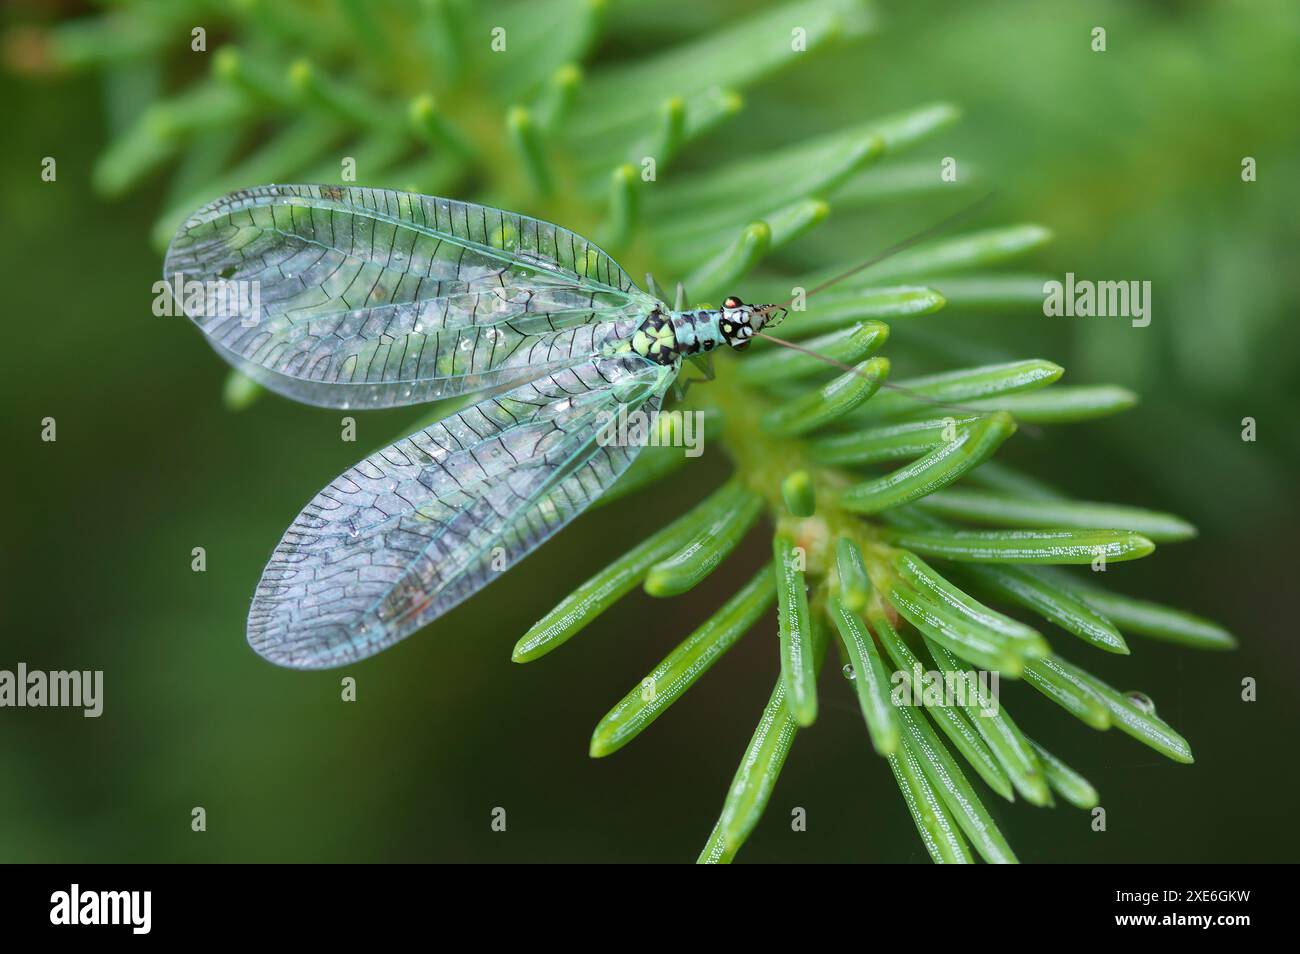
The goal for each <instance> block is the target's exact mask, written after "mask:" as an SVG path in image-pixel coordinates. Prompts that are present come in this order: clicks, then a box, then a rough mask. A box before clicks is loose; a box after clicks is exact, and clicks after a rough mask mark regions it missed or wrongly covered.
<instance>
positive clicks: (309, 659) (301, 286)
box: [164, 185, 946, 669]
mask: <svg viewBox="0 0 1300 954" xmlns="http://www.w3.org/2000/svg"><path fill="white" fill-rule="evenodd" d="M943 224H946V223H941V226H942V225H943ZM937 228H938V226H937V227H935V229H928V230H926V232H924V233H921V234H920V235H917V236H914V237H913V238H911V239H909V240H907V241H906V242H904V243H900V244H899V245H896V246H894V247H892V248H890V249H888V250H886V251H885V252H884V253H882V254H881V255H879V256H877V257H876V258H874V259H872V260H871V261H869V262H867V263H864V264H863V265H860V266H858V267H857V268H855V269H853V270H851V271H850V272H846V273H845V274H844V275H842V276H839V278H844V277H848V275H850V274H853V273H854V272H857V271H859V270H861V269H862V268H865V267H866V266H867V265H870V264H874V263H875V262H876V261H879V260H880V259H881V258H884V257H886V256H888V255H890V254H893V253H894V252H896V251H899V250H900V249H901V248H903V247H905V246H906V245H910V244H913V243H914V242H915V241H918V240H919V239H921V238H923V237H925V236H927V235H929V234H930V233H932V232H933V231H935V230H936V229H937ZM164 274H165V275H166V276H169V277H170V276H176V275H183V276H185V278H186V279H187V280H194V281H197V282H200V283H202V285H203V287H206V288H210V289H211V288H217V289H221V288H227V287H232V286H233V287H238V286H239V283H246V285H247V286H251V287H254V288H256V289H257V291H258V293H257V295H256V296H254V297H253V299H252V300H253V302H254V303H255V309H256V310H255V313H253V314H251V315H250V314H240V313H238V310H232V309H227V308H220V307H212V306H213V296H212V295H211V294H209V295H208V296H207V297H206V298H202V299H201V300H198V301H194V302H190V301H188V300H187V301H186V302H185V303H183V308H184V310H185V312H186V314H187V316H188V317H189V318H190V319H191V320H192V321H193V322H194V323H195V324H196V325H198V327H199V329H200V330H201V331H202V332H203V334H204V335H205V336H206V337H207V339H208V341H209V343H210V344H211V345H212V347H213V348H214V349H215V350H216V351H217V353H218V354H220V355H221V356H222V357H223V358H224V359H225V360H226V361H228V362H229V363H230V364H231V365H233V366H234V367H235V368H237V369H238V370H240V371H241V372H243V373H244V374H246V375H248V376H249V377H251V378H252V379H253V380H255V381H257V382H259V383H260V384H262V385H264V386H266V387H267V388H269V389H270V390H272V391H276V392H278V393H280V394H283V395H285V396H286V397H289V398H292V399H294V400H297V401H302V402H305V403H308V404H314V405H319V406H323V407H332V408H348V409H368V408H389V407H399V406H404V405H411V404H418V403H423V402H428V401H434V400H439V399H442V398H449V397H455V396H458V395H475V394H479V393H482V394H484V395H485V396H484V397H483V398H482V400H480V401H479V402H478V403H477V404H474V405H472V406H470V407H468V408H466V409H464V410H460V411H457V412H455V413H452V414H449V415H447V416H446V417H444V418H442V419H441V420H439V421H437V422H436V423H434V424H432V425H431V426H429V427H426V428H424V429H422V430H420V431H417V432H416V433H414V434H411V435H410V436H408V437H405V438H403V439H402V440H399V441H397V442H396V443H394V444H391V445H389V446H388V447H385V448H384V449H383V450H380V451H377V452H376V453H374V454H371V455H370V456H369V457H367V458H366V459H365V460H363V461H361V462H360V463H358V464H356V465H355V466H353V467H350V468H349V469H348V470H346V471H345V472H344V473H342V474H340V475H339V476H338V477H337V478H335V479H334V480H333V481H331V482H330V484H329V485H328V486H327V487H326V488H325V489H324V490H322V491H321V492H320V493H318V494H317V495H316V496H315V497H314V498H313V499H312V500H311V502H310V503H308V504H307V506H306V507H304V508H303V510H302V512H301V513H300V514H299V515H298V517H297V518H296V519H295V520H294V521H293V523H292V524H291V525H290V527H289V529H288V530H287V531H285V533H284V536H283V538H282V539H281V540H280V542H279V544H278V545H277V546H276V548H275V550H274V552H273V553H272V555H271V558H270V560H269V562H268V563H267V565H266V568H265V570H264V571H263V573H262V577H261V580H260V582H259V583H258V585H257V589H256V591H255V592H254V595H253V602H252V606H251V608H250V610H249V614H248V642H249V644H250V645H251V646H252V647H253V649H254V650H256V651H257V652H258V653H259V654H260V655H262V656H263V657H264V658H266V659H267V660H269V661H271V662H273V663H277V664H279V665H282V666H288V667H292V668H297V669H320V668H328V667H332V666H342V665H346V664H349V663H353V662H356V661H357V660H360V659H364V658H365V657H367V656H371V655H373V654H375V653H377V652H379V651H380V650H383V649H386V648H387V647H389V646H392V645H393V644H394V643H396V642H398V641H399V640H401V639H403V638H405V637H406V636H409V635H410V634H411V633H413V632H415V631H416V630H418V629H420V628H422V627H424V626H426V625H428V624H429V623H430V622H432V621H433V620H435V619H437V618H438V617H439V616H441V615H442V614H443V613H446V612H447V611H448V610H450V609H451V608H452V607H454V606H456V605H457V604H459V603H460V602H462V601H463V600H465V599H467V598H468V597H470V596H472V595H473V594H474V593H476V592H478V590H480V589H482V588H483V587H484V586H485V585H486V584H487V583H488V582H490V581H491V580H492V579H494V578H496V577H497V576H499V575H500V573H501V571H502V570H505V569H509V568H510V567H511V566H513V565H514V564H516V563H518V562H519V561H520V560H522V559H523V558H524V557H525V556H527V555H528V554H529V553H531V552H532V551H533V550H535V549H536V548H537V547H539V546H541V544H542V543H544V542H545V541H546V540H547V539H548V538H550V536H551V535H552V534H554V533H555V532H556V531H558V530H559V529H561V528H562V527H563V526H565V525H566V524H567V523H568V522H569V521H571V520H572V519H573V518H574V517H576V516H577V515H578V514H580V513H582V512H583V511H584V510H585V509H586V508H587V507H588V506H589V505H590V504H591V503H592V502H593V501H594V500H596V499H597V498H598V497H599V496H600V495H601V494H602V493H604V492H605V490H607V489H608V488H609V487H610V485H611V484H613V483H614V481H615V480H617V479H618V477H619V476H620V475H621V474H622V473H623V472H624V471H625V470H626V469H627V467H628V466H629V465H630V464H631V462H632V460H633V458H634V457H635V455H636V453H637V452H638V451H639V450H640V448H639V447H635V446H632V447H621V446H612V445H609V444H607V443H605V442H602V441H599V440H598V439H597V433H598V429H599V424H600V422H601V421H602V420H608V419H609V417H610V415H618V414H619V413H620V411H621V412H624V413H631V412H633V411H641V412H643V413H645V414H647V415H648V414H652V413H653V412H655V411H656V410H658V408H659V407H660V405H661V403H662V401H663V399H664V396H665V394H666V393H667V391H668V388H669V387H670V386H671V385H672V384H673V383H674V381H675V380H676V379H677V375H678V372H679V371H680V369H681V365H682V362H683V360H684V359H686V358H691V357H695V356H707V355H708V353H709V352H711V351H713V350H714V349H716V348H720V347H722V346H724V345H725V346H728V347H730V348H733V349H737V350H740V349H743V348H745V347H746V346H747V345H748V344H749V343H750V341H751V340H752V339H753V338H754V337H755V336H761V335H763V332H762V329H763V328H764V327H769V326H771V325H774V324H775V323H776V322H778V321H780V320H781V319H782V318H783V317H784V316H785V314H786V311H785V308H784V307H783V306H781V305H776V304H769V305H751V304H746V303H745V302H743V301H741V300H740V299H739V298H737V297H735V296H732V297H728V298H727V299H726V300H725V301H724V302H723V304H722V307H721V308H717V309H686V308H680V307H679V308H677V309H673V308H670V307H669V306H668V305H667V304H666V303H664V302H661V301H659V300H658V299H657V298H656V297H654V296H653V295H650V294H648V293H647V292H644V291H642V290H641V289H640V288H638V287H637V286H636V285H635V283H633V281H632V279H631V278H629V277H628V275H627V273H626V272H625V271H624V270H623V269H622V268H620V267H619V265H618V264H617V263H616V262H615V261H614V260H613V259H612V258H611V257H610V256H609V255H607V254H606V253H605V252H603V251H601V250H600V249H599V248H597V247H596V246H595V245H594V244H593V243H591V242H589V241H588V240H587V239H585V238H583V237H582V236H580V235H577V234H575V233H573V232H571V231H569V230H567V229H564V228H561V227H560V226H557V225H552V224H550V223H547V222H543V221H540V220H538V219H535V218H530V217H529V216H526V215H519V214H516V213H513V212H506V211H502V210H499V209H493V208H489V207H487V206H483V205H477V204H474V203H470V202H459V201H456V200H453V199H445V198H435V197H431V196H422V195H415V194H412V193H406V192H397V191H392V190H385V189H369V188H359V187H342V186H317V185H269V186H261V187H258V188H253V189H245V190H241V191H238V192H233V193H231V194H229V195H227V196H225V197H224V198H221V199H219V200H217V201H215V202H212V203H211V204H209V205H206V206H204V207H203V208H202V209H200V210H198V211H197V212H195V213H194V214H193V215H192V216H190V218H189V219H188V220H187V221H186V222H185V223H184V224H183V225H181V227H180V229H179V230H178V231H177V233H176V236H175V237H174V238H173V240H172V242H171V245H170V247H169V248H168V250H167V256H166V262H165V265H164ZM839 278H837V279H833V280H832V282H828V283H824V284H823V285H822V286H819V287H818V288H815V289H813V290H812V292H810V293H809V294H812V293H815V292H817V291H820V290H821V288H823V287H827V286H828V285H829V284H832V283H833V282H834V281H838V280H839ZM217 294H220V292H219V291H218V292H217ZM679 304H680V303H679ZM783 343H784V342H783Z"/></svg>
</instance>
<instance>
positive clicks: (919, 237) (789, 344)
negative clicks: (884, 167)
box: [754, 192, 1040, 437]
mask: <svg viewBox="0 0 1300 954" xmlns="http://www.w3.org/2000/svg"><path fill="white" fill-rule="evenodd" d="M994 195H995V193H993V192H990V193H988V194H986V195H984V196H981V197H980V198H979V199H976V200H975V201H974V202H972V203H971V204H970V205H968V206H966V207H965V208H962V209H959V210H957V211H956V212H954V213H953V214H952V215H949V216H947V217H946V218H944V219H941V220H940V221H938V222H936V223H935V224H934V225H931V226H930V227H929V228H926V229H923V230H921V231H920V232H917V233H915V234H914V235H910V236H908V237H907V238H905V239H903V240H902V241H901V242H896V243H895V244H893V245H891V246H889V248H887V249H885V250H884V251H882V252H880V253H879V254H878V255H874V256H872V257H871V258H869V259H867V260H866V261H865V262H862V263H861V264H859V265H855V266H854V267H853V268H850V269H849V270H848V271H846V272H841V273H840V274H838V275H836V276H835V277H834V278H830V279H827V280H826V281H824V282H822V283H821V284H819V285H817V286H816V287H814V288H812V289H810V290H809V291H807V292H805V293H804V298H805V300H806V299H808V298H811V297H812V296H813V295H816V294H817V293H818V292H823V291H825V290H826V289H828V288H830V287H831V286H832V285H837V284H839V283H840V282H842V281H844V280H845V279H847V278H852V277H853V276H854V275H856V274H858V273H859V272H862V271H865V270H866V269H868V268H870V267H871V266H873V265H879V264H880V263H881V262H883V261H885V259H887V258H891V257H892V256H894V255H897V254H898V253H899V252H902V251H904V250H906V249H909V248H911V247H913V246H914V245H919V244H920V243H921V242H924V241H925V240H926V239H929V238H933V237H934V236H935V235H938V234H939V233H941V232H943V231H945V230H947V229H948V228H950V227H951V226H953V225H955V224H956V223H957V222H959V221H961V220H962V219H965V218H967V217H968V216H970V215H972V214H974V213H975V212H976V211H977V210H978V209H980V208H982V207H983V206H984V205H986V204H987V203H988V202H989V200H990V199H992V198H993V196H994ZM793 302H794V299H793V298H791V299H789V300H788V301H785V302H783V303H782V304H780V305H770V306H768V307H767V308H766V309H764V311H767V312H775V311H777V310H778V309H781V308H787V307H789V306H790V305H791V304H792V303H793ZM754 336H755V337H756V338H766V339H767V340H768V341H771V342H772V343H773V344H778V345H781V346H782V347H783V348H790V349H792V350H794V351H798V352H800V353H802V354H806V355H808V356H809V357H811V358H816V359H817V360H818V361H822V362H824V363H826V364H828V365H830V366H832V367H834V368H838V369H839V370H841V371H845V372H847V373H849V374H856V375H859V376H862V377H865V375H862V373H861V372H860V371H858V369H857V368H855V367H852V366H851V365H847V364H844V363H843V362H841V361H836V360H835V359H834V358H831V357H827V356H826V355H824V354H819V353H817V352H816V351H813V350H812V349H811V348H805V347H804V346H803V345H800V344H796V343H795V342H793V341H787V340H785V339H784V338H778V337H776V335H771V334H768V333H767V332H764V331H757V332H755V333H754ZM881 386H882V387H886V388H889V389H890V390H892V391H898V392H899V393H901V394H906V395H907V396H908V397H910V398H912V399H913V400H915V401H920V402H921V403H923V404H932V405H934V406H935V407H941V408H947V409H948V410H953V411H964V412H966V413H967V414H985V413H987V411H986V410H985V409H983V408H974V407H967V406H966V405H964V404H950V403H948V402H946V401H936V400H935V399H934V398H932V397H928V396H927V395H924V394H921V393H919V392H917V391H913V390H912V389H911V388H907V387H904V386H902V385H901V384H890V383H888V382H886V383H884V384H882V385H881ZM1020 429H1021V430H1022V431H1024V432H1025V433H1027V434H1031V435H1033V436H1034V437H1038V436H1040V432H1039V431H1038V429H1037V428H1035V427H1033V426H1030V425H1025V424H1021V425H1020Z"/></svg>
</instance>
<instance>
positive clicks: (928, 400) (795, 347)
mask: <svg viewBox="0 0 1300 954" xmlns="http://www.w3.org/2000/svg"><path fill="white" fill-rule="evenodd" d="M754 337H755V338H766V339H767V340H768V341H770V342H772V343H773V344H778V345H780V346H781V347H783V348H789V349H791V350H792V351H798V352H799V353H801V354H806V355H808V357H810V358H816V359H817V360H818V361H822V362H825V363H826V364H829V365H830V366H831V367H833V368H838V369H839V370H841V371H844V372H846V373H848V374H856V375H857V376H858V377H860V378H864V379H865V378H866V375H865V374H863V373H862V372H861V371H859V370H858V369H857V368H855V367H853V365H851V364H845V363H844V362H843V361H836V360H835V359H834V358H832V357H829V356H827V355H824V354H820V353H819V352H816V351H814V350H813V349H812V348H805V347H804V346H803V345H801V344H797V343H795V342H793V341H786V340H785V339H784V338H778V337H777V336H776V335H769V334H768V333H767V332H766V331H756V332H754ZM880 386H881V387H882V388H889V389H890V390H891V391H897V392H899V393H900V394H905V395H907V396H908V397H910V398H911V399H912V400H914V401H920V402H921V403H922V404H933V405H934V406H935V407H942V408H946V409H948V410H951V411H965V412H966V413H967V414H988V413H990V412H989V410H988V408H979V407H968V406H967V405H965V404H950V403H948V402H947V401H936V400H935V399H934V398H932V397H929V396H928V395H925V394H922V393H920V392H919V391H913V390H912V389H911V388H909V387H904V386H903V385H901V384H890V383H889V382H887V381H886V382H883V383H882V384H881V385H880ZM1017 424H1018V425H1019V427H1020V430H1022V431H1024V432H1025V433H1026V434H1032V435H1033V436H1035V437H1038V436H1039V434H1040V432H1039V430H1038V428H1036V427H1034V426H1032V425H1027V424H1023V423H1021V422H1017Z"/></svg>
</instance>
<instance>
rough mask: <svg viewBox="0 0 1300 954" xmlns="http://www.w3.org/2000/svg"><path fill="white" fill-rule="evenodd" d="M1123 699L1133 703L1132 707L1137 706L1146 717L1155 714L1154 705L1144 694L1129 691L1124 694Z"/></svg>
mask: <svg viewBox="0 0 1300 954" xmlns="http://www.w3.org/2000/svg"><path fill="white" fill-rule="evenodd" d="M1124 698H1125V699H1127V700H1128V701H1129V702H1131V703H1133V705H1135V706H1137V707H1138V708H1139V709H1141V710H1142V711H1143V712H1145V713H1146V714H1147V715H1152V716H1153V715H1155V714H1156V704H1155V703H1154V702H1152V701H1151V697H1150V696H1148V695H1147V694H1146V693H1145V692H1138V691H1137V690H1136V689H1131V690H1129V691H1128V692H1126V693H1124Z"/></svg>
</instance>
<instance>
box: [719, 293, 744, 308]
mask: <svg viewBox="0 0 1300 954" xmlns="http://www.w3.org/2000/svg"><path fill="white" fill-rule="evenodd" d="M742 304H744V302H742V301H741V300H740V299H739V298H736V297H735V296H734V295H733V296H732V297H730V298H728V299H727V300H726V301H724V302H723V303H722V305H723V307H724V308H739V307H740V306H741V305H742Z"/></svg>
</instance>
